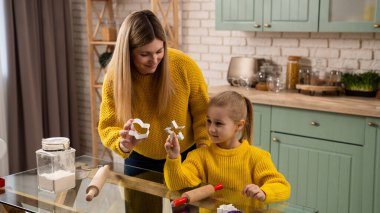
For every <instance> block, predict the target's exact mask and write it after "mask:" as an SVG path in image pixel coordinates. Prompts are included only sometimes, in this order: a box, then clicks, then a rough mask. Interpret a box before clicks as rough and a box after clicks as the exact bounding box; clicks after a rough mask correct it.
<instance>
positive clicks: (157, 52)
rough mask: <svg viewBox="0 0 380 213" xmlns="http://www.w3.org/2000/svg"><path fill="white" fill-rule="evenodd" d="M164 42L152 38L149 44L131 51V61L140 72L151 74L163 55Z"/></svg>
mask: <svg viewBox="0 0 380 213" xmlns="http://www.w3.org/2000/svg"><path fill="white" fill-rule="evenodd" d="M164 54H165V49H164V42H163V41H161V40H158V39H154V40H153V41H152V42H150V43H149V44H146V45H144V46H142V47H137V48H135V49H133V51H132V58H133V63H134V65H135V68H136V69H137V71H138V72H139V73H141V74H144V75H145V74H153V73H154V72H155V71H156V69H157V66H158V65H159V64H160V62H161V60H162V58H163V57H164Z"/></svg>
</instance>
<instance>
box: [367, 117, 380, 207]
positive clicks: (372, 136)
mask: <svg viewBox="0 0 380 213" xmlns="http://www.w3.org/2000/svg"><path fill="white" fill-rule="evenodd" d="M367 140H368V141H376V146H375V147H376V156H375V162H376V163H375V178H374V181H375V184H374V185H375V187H374V190H375V191H374V194H375V197H374V199H373V200H374V203H373V209H374V210H373V212H374V213H375V212H376V213H377V212H380V119H374V118H367V128H366V141H367ZM368 205H370V203H369V204H368Z"/></svg>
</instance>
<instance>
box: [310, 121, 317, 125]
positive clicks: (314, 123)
mask: <svg viewBox="0 0 380 213" xmlns="http://www.w3.org/2000/svg"><path fill="white" fill-rule="evenodd" d="M310 125H312V126H319V123H318V122H316V121H312V122H310Z"/></svg>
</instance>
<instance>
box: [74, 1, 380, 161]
mask: <svg viewBox="0 0 380 213" xmlns="http://www.w3.org/2000/svg"><path fill="white" fill-rule="evenodd" d="M71 1H72V16H73V25H74V27H73V29H74V44H75V60H76V61H75V62H76V68H77V76H78V78H77V84H78V98H79V106H78V107H79V112H80V127H81V132H80V134H81V140H82V142H83V148H84V150H86V152H87V153H88V154H91V129H90V123H91V117H90V110H89V109H90V106H89V102H90V96H89V81H88V76H89V73H88V62H87V32H86V11H85V9H86V7H85V0H71ZM162 2H165V1H162ZM166 2H167V1H166ZM179 2H180V11H181V12H180V17H181V20H180V25H181V26H182V28H181V49H182V50H183V51H184V52H186V53H188V54H189V55H190V56H191V57H192V58H194V59H195V60H196V61H197V63H198V65H199V66H200V68H201V70H202V72H203V75H204V77H205V79H206V81H207V84H208V85H209V86H214V85H225V84H227V81H226V75H227V68H228V63H229V61H230V58H231V57H232V56H249V57H261V58H265V59H269V60H272V61H273V62H274V63H276V64H280V65H283V66H285V64H286V62H287V56H289V55H299V56H302V57H304V58H306V59H307V60H305V61H304V62H306V63H309V64H310V65H315V62H316V59H321V61H322V63H323V64H324V66H325V67H326V68H327V70H331V69H341V68H345V70H356V72H361V71H363V70H367V69H376V70H380V33H288V32H287V33H274V32H239V31H215V0H182V1H179ZM114 8H115V10H114V11H115V15H116V20H117V24H118V26H119V24H120V23H121V22H122V20H123V18H124V17H125V16H127V15H128V14H129V13H130V12H131V11H134V10H140V9H149V8H150V1H149V0H114ZM283 71H284V70H283Z"/></svg>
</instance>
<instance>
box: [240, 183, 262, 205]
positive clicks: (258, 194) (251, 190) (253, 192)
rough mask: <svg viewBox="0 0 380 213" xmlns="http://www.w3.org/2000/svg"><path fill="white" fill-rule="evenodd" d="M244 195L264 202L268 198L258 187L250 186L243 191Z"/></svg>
mask: <svg viewBox="0 0 380 213" xmlns="http://www.w3.org/2000/svg"><path fill="white" fill-rule="evenodd" d="M243 194H244V195H245V196H247V197H252V198H255V199H257V200H259V201H261V202H263V201H264V200H265V198H266V195H265V192H264V191H263V190H261V189H260V187H259V186H258V185H255V184H248V185H246V186H245V187H244V189H243Z"/></svg>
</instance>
